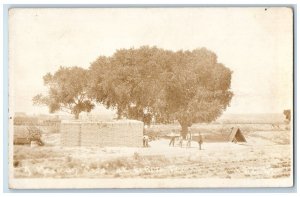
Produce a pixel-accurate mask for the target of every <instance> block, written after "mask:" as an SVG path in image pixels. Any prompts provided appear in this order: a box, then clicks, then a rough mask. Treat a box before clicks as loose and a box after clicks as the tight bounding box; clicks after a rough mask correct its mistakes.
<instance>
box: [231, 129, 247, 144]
mask: <svg viewBox="0 0 300 197" xmlns="http://www.w3.org/2000/svg"><path fill="white" fill-rule="evenodd" d="M228 141H229V142H247V141H246V138H245V136H244V135H243V134H242V132H241V130H240V129H239V128H232V130H231V133H230V135H229V140H228Z"/></svg>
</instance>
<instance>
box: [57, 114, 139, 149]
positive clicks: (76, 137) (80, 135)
mask: <svg viewBox="0 0 300 197" xmlns="http://www.w3.org/2000/svg"><path fill="white" fill-rule="evenodd" d="M143 126H144V124H143V122H140V121H135V120H118V121H111V122H84V121H63V122H62V123H61V145H62V146H100V147H105V146H111V147H117V146H128V147H139V146H142V144H143V142H142V138H143Z"/></svg>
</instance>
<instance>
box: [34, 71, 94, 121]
mask: <svg viewBox="0 0 300 197" xmlns="http://www.w3.org/2000/svg"><path fill="white" fill-rule="evenodd" d="M43 79H44V85H45V86H47V88H48V93H47V95H42V94H38V95H36V96H35V97H33V99H32V100H33V104H35V105H46V106H48V108H49V112H50V113H54V112H56V111H59V110H61V111H65V112H68V113H70V114H73V115H74V117H75V119H78V118H79V114H80V113H81V112H90V111H91V110H92V109H93V108H94V104H93V103H92V100H91V99H90V98H88V96H87V87H88V81H89V76H88V71H87V70H85V69H83V68H80V67H60V68H59V70H57V71H56V72H55V73H54V74H51V73H48V74H46V75H45V76H44V77H43Z"/></svg>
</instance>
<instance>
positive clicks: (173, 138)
mask: <svg viewBox="0 0 300 197" xmlns="http://www.w3.org/2000/svg"><path fill="white" fill-rule="evenodd" d="M170 136H171V140H170V143H169V146H171V145H173V146H174V143H175V138H176V136H175V133H174V132H173V131H172V133H171V134H170Z"/></svg>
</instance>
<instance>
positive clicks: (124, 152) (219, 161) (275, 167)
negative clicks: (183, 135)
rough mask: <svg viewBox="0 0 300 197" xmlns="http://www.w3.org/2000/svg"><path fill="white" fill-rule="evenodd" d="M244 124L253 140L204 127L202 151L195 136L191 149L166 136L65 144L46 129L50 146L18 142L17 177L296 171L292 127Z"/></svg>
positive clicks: (269, 175) (284, 174)
mask: <svg viewBox="0 0 300 197" xmlns="http://www.w3.org/2000/svg"><path fill="white" fill-rule="evenodd" d="M238 126H239V127H240V128H242V129H241V130H242V132H243V134H244V136H245V138H246V140H247V142H244V143H232V142H226V141H215V142H214V141H211V140H209V139H210V138H213V137H211V136H209V135H208V134H207V133H209V132H210V131H211V132H212V133H214V132H215V131H216V129H212V127H211V126H210V127H209V128H207V126H202V127H201V128H200V127H199V128H198V129H201V130H204V128H207V129H206V133H205V132H203V133H204V143H203V145H202V150H199V146H198V143H197V142H195V141H193V142H192V145H191V147H190V148H186V147H185V144H184V145H183V147H180V146H179V145H178V141H177V142H176V143H175V146H174V147H170V146H169V140H168V139H166V138H163V137H161V138H159V139H157V140H153V141H150V142H149V145H150V147H148V148H144V147H138V148H129V147H62V146H60V134H59V133H53V132H44V133H43V135H42V139H43V141H44V142H45V145H44V146H37V147H30V146H29V145H14V158H13V159H14V164H13V165H14V177H15V178H115V177H118V178H137V177H138V178H225V179H239V178H243V179H245V178H246V179H274V178H276V179H277V178H278V179H279V178H288V177H290V176H291V174H292V157H291V155H292V152H291V151H292V147H291V146H292V144H291V143H290V139H291V131H290V129H289V128H287V127H286V126H284V125H280V126H275V127H274V125H268V126H266V125H264V126H260V125H253V126H252V127H249V125H247V127H246V126H244V128H243V126H242V125H238ZM228 127H230V125H229V126H228ZM249 128H250V129H249ZM251 128H252V129H251ZM195 130H197V129H196V127H195ZM212 130H213V131H212ZM214 135H216V136H217V135H218V133H217V132H215V134H214ZM206 138H207V140H206ZM184 143H185V142H184ZM141 144H142V143H141Z"/></svg>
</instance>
